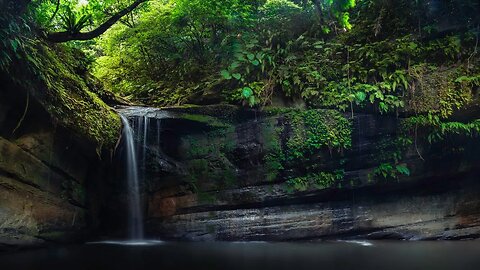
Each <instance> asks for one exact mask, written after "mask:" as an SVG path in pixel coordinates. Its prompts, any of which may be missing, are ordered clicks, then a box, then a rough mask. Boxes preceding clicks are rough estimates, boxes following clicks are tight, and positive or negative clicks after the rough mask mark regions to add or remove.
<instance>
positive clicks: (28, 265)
mask: <svg viewBox="0 0 480 270" xmlns="http://www.w3.org/2000/svg"><path fill="white" fill-rule="evenodd" d="M0 269H1V270H7V269H29V270H30V269H31V270H35V269H41V270H45V269H47V270H48V269H65V270H67V269H82V270H87V269H92V270H104V269H118V270H122V269H135V270H141V269H159V270H168V269H205V270H215V269H219V270H220V269H221V270H231V269H233V270H234V269H248V270H256V269H262V270H266V269H275V270H279V269H288V270H300V269H319V270H320V269H341V270H343V269H357V270H363V269H375V270H380V269H393V270H395V269H408V270H413V269H421V270H430V269H432V270H441V269H455V270H468V269H472V270H473V269H474V270H478V269H480V242H479V241H461V242H362V241H359V242H355V241H354V242H322V243H265V242H213V243H177V242H162V241H131V242H120V241H106V242H94V243H88V244H85V245H80V246H67V247H57V248H48V249H38V250H28V251H21V252H15V253H4V254H1V253H0Z"/></svg>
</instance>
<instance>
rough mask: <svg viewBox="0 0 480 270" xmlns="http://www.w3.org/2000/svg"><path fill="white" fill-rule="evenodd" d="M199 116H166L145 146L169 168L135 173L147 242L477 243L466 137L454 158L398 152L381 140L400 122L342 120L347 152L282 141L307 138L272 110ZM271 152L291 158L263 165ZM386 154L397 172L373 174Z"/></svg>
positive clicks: (440, 148) (442, 151)
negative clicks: (141, 178) (139, 176)
mask: <svg viewBox="0 0 480 270" xmlns="http://www.w3.org/2000/svg"><path fill="white" fill-rule="evenodd" d="M199 110H200V111H195V109H191V108H188V109H186V111H183V110H182V109H172V110H171V111H169V113H171V117H170V118H169V119H164V120H162V121H163V122H162V131H161V134H160V140H159V141H160V143H159V144H158V145H156V144H155V143H152V144H150V145H149V147H148V148H149V149H150V150H149V151H150V152H152V151H156V152H159V153H160V152H161V153H162V154H161V155H160V157H158V156H157V157H154V156H151V157H152V158H154V159H158V160H170V162H171V163H172V164H175V166H176V168H177V170H176V171H175V170H172V169H171V166H156V167H150V166H147V167H146V169H147V174H149V175H150V177H147V178H146V181H147V182H146V186H145V189H146V194H145V201H146V207H147V210H146V212H147V215H146V216H147V224H146V227H147V232H148V234H149V235H150V236H152V237H162V238H168V239H188V240H302V239H309V240H310V239H312V240H314V239H328V238H371V239H385V238H389V239H411V240H417V239H465V238H477V237H478V235H479V232H480V227H479V223H478V221H479V217H480V204H479V203H480V201H479V199H478V198H480V197H479V196H478V195H480V182H478V181H477V180H478V179H480V177H479V176H480V172H479V168H480V167H479V166H480V164H479V163H480V160H479V159H478V158H476V157H475V154H474V153H475V151H478V150H479V148H480V145H479V143H478V142H477V141H475V140H472V141H464V142H463V144H464V145H467V146H468V149H465V151H459V152H458V151H450V150H447V149H450V148H449V147H446V146H445V145H444V144H439V145H425V144H417V145H416V146H414V145H413V144H412V145H409V146H407V147H404V148H402V149H399V148H398V147H397V146H396V145H394V144H392V143H389V142H392V141H396V138H399V137H400V136H401V134H402V132H401V129H400V125H399V124H400V123H401V121H402V120H401V119H396V118H394V117H381V116H373V115H367V114H365V115H356V116H355V118H354V120H353V122H352V123H351V130H352V132H351V134H350V138H351V145H350V146H348V147H345V148H344V149H338V148H336V147H318V148H305V147H304V146H305V145H304V144H302V143H299V142H298V141H299V140H292V138H294V139H295V138H303V139H305V138H306V139H305V141H312V138H311V137H308V136H307V137H301V136H300V137H298V136H299V134H300V135H301V134H306V133H305V132H308V130H307V131H305V130H304V129H300V130H299V129H298V127H295V126H294V125H293V124H292V122H293V121H292V120H291V119H292V118H290V119H289V118H288V116H285V114H284V113H283V112H280V113H278V112H275V113H274V114H269V113H265V114H255V113H252V112H249V111H241V110H237V109H234V108H223V110H224V111H227V112H224V113H222V112H221V110H220V112H219V111H218V110H215V109H209V108H205V107H203V108H201V109H199ZM167 111H168V110H167ZM327 115H330V114H327ZM153 117H154V116H153ZM321 119H324V121H330V120H328V119H330V118H327V120H325V118H321ZM307 120H308V119H307ZM307 120H305V122H306V121H307ZM334 124H336V123H334ZM317 130H319V131H318V132H319V133H322V132H323V131H322V130H321V129H317ZM347 134H348V133H347ZM149 136H150V135H149ZM151 136H153V135H151ZM302 136H303V135H302ZM314 139H318V140H317V141H320V142H321V140H322V138H316V137H315V138H314ZM313 142H316V141H315V140H313ZM448 143H451V142H448ZM300 146H302V147H304V148H301V147H300ZM306 146H309V147H310V145H306ZM295 147H296V148H295ZM279 149H280V150H279ZM291 149H295V150H296V152H294V151H292V150H291ZM279 151H280V152H279ZM288 151H290V152H288ZM302 151H303V152H302ZM418 152H421V154H422V158H423V159H424V160H422V158H421V157H420V156H419V154H418ZM279 153H283V154H285V153H293V154H294V155H297V158H293V159H288V158H280V159H273V160H272V155H273V154H279ZM394 154H395V155H398V158H399V159H400V160H399V161H397V163H396V164H402V166H403V165H405V166H407V167H408V169H409V176H407V175H401V174H398V173H397V175H395V177H390V176H388V177H381V176H380V173H377V174H375V172H378V171H379V167H380V166H381V165H382V164H388V163H389V162H393V161H392V155H394ZM277 161H278V162H277ZM276 162H277V163H279V164H280V165H281V166H280V167H279V166H278V164H277V163H276ZM148 163H156V164H158V163H159V162H152V161H150V162H148ZM394 168H395V167H394ZM338 171H341V172H338ZM180 172H181V173H180ZM319 175H320V176H321V177H319ZM330 176H332V177H336V178H335V180H332V181H330ZM337 176H338V177H337ZM313 178H318V179H313ZM292 179H293V180H292ZM292 181H299V182H300V184H298V183H297V182H295V183H296V185H292V184H291V183H292ZM301 181H307V182H308V183H310V184H309V185H308V186H303V185H302V184H301Z"/></svg>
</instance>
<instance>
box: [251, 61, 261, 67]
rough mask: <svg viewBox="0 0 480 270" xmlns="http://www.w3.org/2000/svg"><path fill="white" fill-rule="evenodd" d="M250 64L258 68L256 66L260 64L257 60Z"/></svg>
mask: <svg viewBox="0 0 480 270" xmlns="http://www.w3.org/2000/svg"><path fill="white" fill-rule="evenodd" d="M252 64H253V65H254V66H258V65H260V62H258V60H253V61H252Z"/></svg>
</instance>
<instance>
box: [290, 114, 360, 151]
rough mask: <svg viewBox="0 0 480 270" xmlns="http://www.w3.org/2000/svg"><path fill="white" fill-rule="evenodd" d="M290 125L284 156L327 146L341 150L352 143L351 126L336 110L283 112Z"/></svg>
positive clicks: (331, 149)
mask: <svg viewBox="0 0 480 270" xmlns="http://www.w3.org/2000/svg"><path fill="white" fill-rule="evenodd" d="M285 117H286V119H287V122H288V124H289V125H290V128H291V131H290V133H291V134H290V137H289V139H288V142H287V146H288V152H287V159H288V160H292V159H298V158H304V157H306V156H308V155H309V154H314V153H315V152H316V151H318V150H321V149H322V148H323V147H327V148H328V149H329V150H330V152H332V151H333V150H334V149H336V150H338V151H341V150H343V149H348V148H350V147H351V146H352V139H351V134H352V127H351V123H350V121H349V120H348V119H346V118H345V117H344V116H343V115H341V114H340V113H339V112H337V111H331V110H306V111H295V112H290V113H288V114H286V115H285Z"/></svg>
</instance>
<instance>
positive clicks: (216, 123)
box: [179, 113, 232, 128]
mask: <svg viewBox="0 0 480 270" xmlns="http://www.w3.org/2000/svg"><path fill="white" fill-rule="evenodd" d="M179 118H183V119H186V120H190V121H195V122H200V123H204V124H206V125H208V126H211V127H214V128H229V127H231V126H232V125H231V124H229V123H226V122H224V121H221V120H219V119H218V118H215V117H212V116H208V115H201V114H187V113H184V114H181V115H180V116H179Z"/></svg>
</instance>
